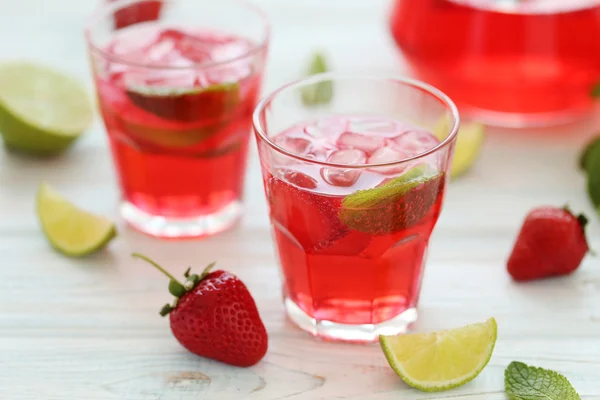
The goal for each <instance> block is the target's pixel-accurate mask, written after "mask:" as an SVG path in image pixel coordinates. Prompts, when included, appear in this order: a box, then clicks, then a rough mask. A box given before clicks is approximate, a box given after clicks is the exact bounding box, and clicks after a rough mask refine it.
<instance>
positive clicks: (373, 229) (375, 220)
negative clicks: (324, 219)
mask: <svg viewBox="0 0 600 400" xmlns="http://www.w3.org/2000/svg"><path fill="white" fill-rule="evenodd" d="M443 185H444V174H443V173H441V172H439V171H437V170H435V169H434V168H432V167H430V166H428V165H418V166H415V167H413V168H411V169H410V170H408V171H406V172H405V173H404V174H402V175H401V176H399V177H397V178H395V179H392V180H391V181H389V182H387V183H385V184H384V185H382V186H378V187H375V188H372V189H367V190H359V191H356V192H354V193H352V194H350V195H348V196H346V197H345V198H344V199H343V200H342V207H341V209H340V211H339V218H340V220H341V221H342V222H343V223H344V224H345V225H346V226H348V227H349V228H351V229H355V230H358V231H361V232H365V233H369V234H373V235H384V234H388V233H393V232H397V231H400V230H403V229H407V228H410V227H412V226H414V225H416V224H417V223H419V222H420V221H421V219H422V218H423V217H425V215H427V213H428V212H429V210H430V209H431V207H432V206H433V205H434V204H435V203H436V201H437V200H438V199H439V197H440V195H441V192H442V190H443Z"/></svg>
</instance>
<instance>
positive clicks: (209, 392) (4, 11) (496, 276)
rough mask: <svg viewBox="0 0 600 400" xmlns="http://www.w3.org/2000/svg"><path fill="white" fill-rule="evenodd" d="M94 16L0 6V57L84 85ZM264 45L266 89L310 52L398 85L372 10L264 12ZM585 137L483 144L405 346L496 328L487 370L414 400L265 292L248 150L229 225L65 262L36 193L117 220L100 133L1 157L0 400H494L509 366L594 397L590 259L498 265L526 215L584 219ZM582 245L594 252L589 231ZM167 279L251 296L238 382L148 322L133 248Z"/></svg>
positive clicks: (268, 246) (36, 3) (337, 3)
mask: <svg viewBox="0 0 600 400" xmlns="http://www.w3.org/2000/svg"><path fill="white" fill-rule="evenodd" d="M92 3H94V1H91V0H90V1H75V0H52V1H49V0H19V1H12V0H0V38H2V39H1V41H0V57H2V58H19V57H27V58H32V59H36V60H40V61H44V62H47V63H49V64H53V65H56V66H59V67H61V68H63V69H65V70H67V71H70V72H71V73H73V74H75V75H77V76H79V77H81V78H82V79H85V80H86V81H87V82H88V83H89V85H90V88H91V81H90V79H89V73H88V69H87V59H86V56H85V52H84V42H83V38H82V28H83V20H84V17H85V16H86V15H87V14H88V13H89V12H90V10H91V9H92V8H93V4H92ZM259 3H261V4H262V5H263V7H264V8H265V10H266V11H267V12H268V14H269V15H270V17H271V18H272V20H273V24H274V37H273V42H272V43H273V45H272V52H271V58H270V63H269V68H268V74H267V82H266V88H265V89H266V90H271V89H273V88H275V87H277V86H278V85H280V84H282V83H284V82H285V81H288V80H290V79H293V78H296V77H297V75H298V73H299V71H300V70H301V69H302V67H303V64H304V62H305V60H306V58H307V57H308V55H309V54H310V53H311V52H312V51H313V50H314V49H315V48H322V49H324V50H326V51H327V52H328V54H329V55H330V58H331V60H332V61H333V64H334V67H335V68H336V69H354V70H376V71H400V70H402V68H403V67H402V61H401V59H400V57H399V56H398V55H397V52H396V51H395V49H394V47H393V45H392V43H391V40H390V39H389V38H388V36H387V27H386V25H385V22H386V20H385V11H386V6H387V2H386V1H383V0H327V1H324V0H302V1H300V0H293V1H292V0H263V1H260V2H259ZM598 126H600V124H599V123H598V121H586V122H581V123H579V124H576V125H573V126H568V127H563V128H559V129H554V130H537V131H527V132H515V131H512V132H511V131H499V130H494V131H492V132H491V133H490V135H489V137H488V141H487V143H486V147H485V151H484V154H483V158H482V160H481V162H480V163H479V164H478V165H477V167H476V169H475V170H473V171H472V173H471V174H470V175H469V176H467V177H465V178H464V179H462V180H460V181H456V182H453V183H452V185H451V187H450V190H449V192H448V196H447V200H446V204H445V209H444V212H443V214H442V217H441V219H440V221H439V223H438V226H437V229H436V231H435V233H434V236H433V238H432V245H431V252H430V257H429V263H428V266H427V271H426V273H425V281H424V288H423V294H422V297H421V299H422V300H421V304H420V311H421V318H420V320H419V322H418V323H417V324H416V326H415V329H416V330H418V331H426V330H436V329H444V328H449V327H454V326H459V325H463V324H466V323H470V322H475V321H481V320H484V319H486V318H488V317H490V316H495V317H496V318H497V321H498V324H499V338H498V343H497V346H496V350H495V353H494V356H493V358H492V360H491V362H490V364H489V365H488V367H487V368H486V369H485V370H484V372H483V373H482V374H481V375H480V376H479V377H478V378H477V379H476V380H475V381H473V382H472V383H470V384H468V385H466V386H463V387H462V388H459V389H456V390H453V391H449V392H445V393H440V394H425V393H420V392H418V391H415V390H413V389H410V388H409V387H407V386H406V385H404V384H403V383H402V382H401V381H400V380H399V379H398V378H397V377H396V376H395V375H394V374H393V373H392V371H391V369H390V368H389V367H388V366H387V364H386V361H385V359H384V357H383V355H382V353H381V351H380V350H379V347H378V346H377V345H363V346H360V345H347V344H332V343H323V342H320V341H318V340H314V339H312V338H310V337H308V336H307V335H306V334H304V333H303V332H301V331H299V330H297V329H295V328H294V327H293V326H292V325H291V324H290V323H289V322H288V321H286V318H285V317H284V314H283V308H282V306H281V304H280V301H279V299H280V284H279V282H278V274H277V270H276V263H275V260H274V256H273V248H272V243H271V238H270V235H269V231H268V225H267V214H266V206H265V201H264V199H263V191H262V187H261V180H260V175H259V171H258V163H257V159H256V154H255V152H254V151H253V153H252V157H251V162H250V167H249V171H248V179H247V214H246V217H245V219H244V220H243V223H242V224H241V226H239V227H238V228H237V229H236V230H234V231H231V232H229V233H226V234H223V235H220V236H218V237H214V238H211V239H207V240H203V241H187V242H161V241H157V240H154V239H151V238H149V237H146V236H143V235H141V234H138V233H136V232H134V231H132V230H130V229H128V228H126V227H123V226H122V227H121V229H120V236H119V238H118V239H117V240H116V241H115V242H113V243H112V245H111V246H110V249H109V250H108V251H106V252H102V253H100V254H97V255H95V256H93V257H91V258H89V259H85V260H71V259H67V258H65V257H62V256H60V255H58V254H56V253H55V252H54V251H52V250H51V249H50V247H49V246H48V244H47V243H46V241H45V239H44V237H43V236H42V234H41V232H40V229H39V227H38V225H37V221H36V217H35V214H34V211H33V205H34V204H33V203H34V194H35V191H36V188H37V185H38V183H39V182H40V181H41V180H46V181H48V182H50V183H51V184H52V185H54V186H56V187H57V188H59V189H60V190H61V191H63V192H64V193H65V194H66V195H68V196H69V197H70V198H71V199H73V200H74V201H76V202H77V203H79V204H82V205H85V207H86V208H87V209H89V210H92V211H95V212H98V213H102V214H105V215H109V216H112V217H114V218H116V217H117V213H116V203H117V187H116V184H115V179H114V175H113V170H112V166H111V160H110V156H109V153H108V149H107V146H106V139H105V137H104V132H103V129H102V127H101V124H100V122H99V120H98V121H97V123H96V125H95V126H94V129H93V130H92V131H90V132H89V133H88V134H87V135H86V136H85V137H84V138H83V139H82V140H81V141H80V142H79V143H77V145H76V146H75V147H74V148H73V149H72V151H70V152H68V153H67V154H65V155H63V156H60V157H56V158H51V159H45V160H39V159H29V158H24V157H20V156H16V155H14V154H9V153H7V152H5V151H4V150H0V399H2V400H63V399H65V400H66V399H69V400H117V399H118V400H121V399H122V400H159V399H160V400H188V399H189V400H192V399H194V400H195V399H210V400H212V399H218V400H230V399H249V400H253V399H256V400H258V399H261V400H275V399H284V398H285V399H294V400H300V399H303V400H304V399H306V400H319V399H357V400H358V399H360V400H388V399H390V400H391V399H394V400H396V399H463V398H464V399H469V400H478V399H486V400H499V399H505V396H504V394H503V371H504V368H505V367H506V366H507V365H508V363H509V362H510V361H512V360H520V361H523V362H526V363H531V364H535V365H539V366H543V367H546V368H552V369H556V370H558V371H561V372H563V373H564V374H566V375H567V376H568V377H569V378H570V380H571V382H572V383H573V385H574V386H575V387H576V388H577V389H578V391H579V392H580V394H581V395H582V398H583V399H585V400H592V399H596V400H598V399H600V259H599V258H591V257H588V258H587V259H586V260H585V262H584V264H583V266H582V267H581V268H580V270H579V271H578V272H577V273H576V274H574V275H573V276H571V277H566V278H558V279H552V280H546V281H540V282H536V283H531V284H519V285H517V284H514V283H513V282H511V280H510V279H509V277H508V275H507V273H506V272H505V267H504V263H505V259H506V258H507V255H508V252H509V250H510V248H511V246H512V242H513V240H514V237H515V235H516V231H517V230H518V228H519V226H520V224H521V221H522V218H523V216H524V215H525V213H526V212H527V211H528V210H529V209H530V208H531V207H533V206H536V205H540V204H556V205H562V204H563V203H565V202H569V204H570V205H571V207H572V208H573V209H574V210H583V211H585V212H587V213H588V214H590V216H593V210H592V208H591V207H590V205H589V203H588V200H587V197H586V194H585V190H584V178H583V176H582V175H581V174H580V173H579V172H578V171H577V170H576V167H575V164H576V157H577V154H578V152H579V149H580V148H581V146H582V144H583V143H584V142H585V141H586V139H587V137H589V136H590V134H591V133H592V132H593V130H594V129H595V127H598ZM589 236H590V242H591V246H592V247H594V248H595V249H596V250H597V251H600V219H598V218H595V217H594V218H592V223H591V226H590V229H589ZM134 250H135V251H140V252H144V253H146V254H148V255H150V256H152V257H155V258H156V259H157V260H158V261H160V262H162V263H164V264H165V265H168V266H170V267H171V268H172V269H173V270H174V271H175V272H177V273H178V274H179V273H181V272H183V270H184V269H185V268H186V267H187V266H188V265H190V264H192V265H194V266H196V267H198V268H200V267H202V266H203V265H205V263H206V262H207V261H210V260H218V261H219V266H220V267H222V268H225V269H228V270H231V271H232V272H234V273H236V274H238V275H239V276H240V277H241V278H242V279H243V280H244V281H245V282H246V283H247V285H248V286H249V288H250V290H251V291H252V292H253V294H254V297H255V298H256V301H257V303H258V306H259V309H260V312H261V314H262V317H263V319H264V322H265V324H266V326H267V329H268V331H269V334H270V342H269V352H268V354H267V356H266V357H265V359H264V360H263V361H262V362H261V363H260V364H258V365H257V366H255V367H253V368H249V369H236V368H232V367H229V366H226V365H223V364H219V363H217V362H212V361H208V360H205V359H202V358H198V357H196V356H194V355H191V354H189V353H187V352H186V351H184V350H183V349H182V348H181V347H180V346H179V344H178V343H177V342H176V341H175V340H174V338H173V337H172V336H171V333H170V330H169V327H168V321H167V320H166V319H161V318H160V317H159V316H158V310H159V308H160V307H161V306H162V305H163V304H164V303H165V301H167V300H169V299H170V296H169V294H168V293H167V290H166V283H167V282H166V280H165V278H164V277H163V276H162V275H160V274H159V273H158V272H157V271H155V270H153V269H152V268H149V267H148V266H146V265H145V264H143V263H141V262H134V261H133V260H132V259H131V258H130V256H129V254H130V253H131V252H132V251H134Z"/></svg>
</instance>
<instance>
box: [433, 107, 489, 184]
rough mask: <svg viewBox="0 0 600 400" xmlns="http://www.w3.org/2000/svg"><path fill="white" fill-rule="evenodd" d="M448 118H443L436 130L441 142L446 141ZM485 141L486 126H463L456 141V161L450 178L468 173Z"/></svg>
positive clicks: (478, 124)
mask: <svg viewBox="0 0 600 400" xmlns="http://www.w3.org/2000/svg"><path fill="white" fill-rule="evenodd" d="M448 124H449V120H448V118H443V119H442V120H440V122H438V124H437V126H436V127H435V129H434V132H435V136H436V137H437V138H438V139H439V140H444V139H445V138H446V134H447V132H448V129H449V127H448ZM484 140H485V126H484V125H482V124H480V123H477V122H469V123H465V124H463V125H462V126H461V127H460V129H459V131H458V137H457V139H456V146H455V148H454V160H453V161H452V170H451V172H450V176H451V177H452V178H456V177H457V176H460V175H462V174H464V173H465V172H467V171H468V170H469V168H471V166H473V164H475V161H477V158H478V156H479V153H480V152H481V147H482V146H483V142H484Z"/></svg>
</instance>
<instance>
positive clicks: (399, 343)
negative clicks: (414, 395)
mask: <svg viewBox="0 0 600 400" xmlns="http://www.w3.org/2000/svg"><path fill="white" fill-rule="evenodd" d="M497 330H498V328H497V325H496V321H495V320H494V318H490V319H489V320H487V321H486V322H484V323H479V324H473V325H467V326H465V327H462V328H457V329H450V330H444V331H439V332H432V333H413V334H408V335H399V336H380V337H379V343H380V344H381V348H382V350H383V353H384V354H385V357H386V358H387V360H388V362H389V364H390V366H391V367H392V368H393V369H394V371H395V372H396V373H397V374H398V376H400V378H402V380H403V381H404V382H406V383H407V384H408V385H410V386H412V387H414V388H417V389H419V390H422V391H425V392H439V391H443V390H448V389H452V388H455V387H458V386H462V385H464V384H465V383H467V382H469V381H471V380H473V379H475V378H476V377H477V375H479V374H480V373H481V371H482V370H483V369H484V368H485V366H486V365H487V364H488V362H489V361H490V358H491V357H492V352H493V351H494V346H495V344H496V337H497V335H498V333H497Z"/></svg>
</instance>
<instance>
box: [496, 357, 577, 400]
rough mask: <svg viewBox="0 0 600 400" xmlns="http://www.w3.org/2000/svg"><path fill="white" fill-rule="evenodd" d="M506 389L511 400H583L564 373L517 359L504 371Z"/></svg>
mask: <svg viewBox="0 0 600 400" xmlns="http://www.w3.org/2000/svg"><path fill="white" fill-rule="evenodd" d="M504 390H505V391H506V394H507V395H508V398H509V399H511V400H581V397H579V395H578V394H577V392H576V391H575V389H574V388H573V386H571V384H570V383H569V381H568V380H567V378H565V377H564V376H563V375H561V374H559V373H558V372H554V371H551V370H548V369H543V368H536V367H531V366H528V365H526V364H523V363H521V362H517V361H513V362H512V363H510V365H509V366H508V368H506V370H505V371H504Z"/></svg>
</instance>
